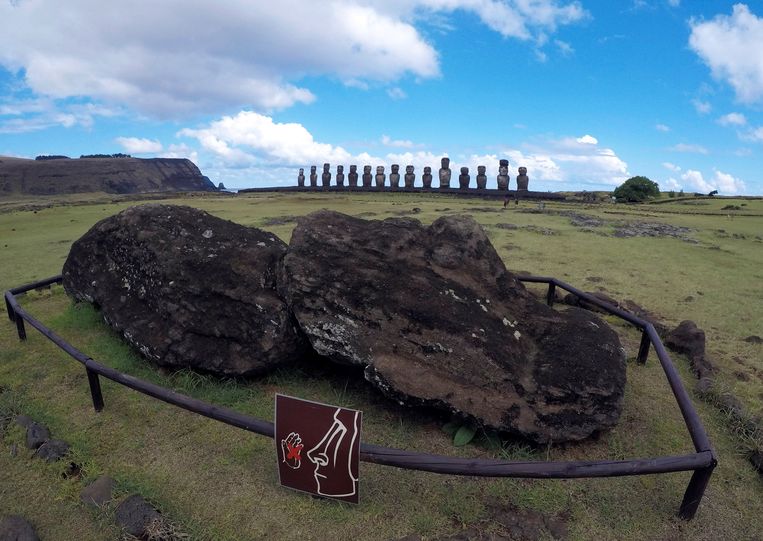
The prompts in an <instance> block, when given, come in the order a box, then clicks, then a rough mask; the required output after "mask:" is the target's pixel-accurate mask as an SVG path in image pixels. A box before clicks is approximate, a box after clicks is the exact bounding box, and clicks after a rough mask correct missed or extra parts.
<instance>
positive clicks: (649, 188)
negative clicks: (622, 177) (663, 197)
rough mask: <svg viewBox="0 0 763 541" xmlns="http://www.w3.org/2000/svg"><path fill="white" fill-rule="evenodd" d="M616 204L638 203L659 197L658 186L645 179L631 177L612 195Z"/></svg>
mask: <svg viewBox="0 0 763 541" xmlns="http://www.w3.org/2000/svg"><path fill="white" fill-rule="evenodd" d="M612 195H614V196H615V199H616V200H617V201H618V202H622V201H625V202H629V203H639V202H641V201H646V200H647V199H649V198H650V197H659V196H660V186H659V185H658V184H657V183H656V182H654V181H651V180H649V179H648V178H646V177H631V178H629V179H628V180H626V181H625V182H623V183H622V184H621V185H620V186H618V187H617V188H616V189H615V191H614V192H613V193H612Z"/></svg>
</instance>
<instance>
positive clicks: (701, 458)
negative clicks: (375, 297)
mask: <svg viewBox="0 0 763 541" xmlns="http://www.w3.org/2000/svg"><path fill="white" fill-rule="evenodd" d="M518 279H519V280H520V281H522V282H531V283H546V284H548V293H547V296H546V302H547V304H548V305H549V306H553V303H554V298H555V295H556V288H557V287H558V288H560V289H564V290H566V291H569V292H570V293H573V294H575V295H577V296H578V297H580V298H582V299H585V300H586V301H587V302H589V303H591V304H594V305H596V306H598V307H600V308H601V309H603V310H605V311H607V312H609V313H610V314H613V315H616V316H618V317H620V318H621V319H624V320H626V321H628V322H629V323H631V324H632V325H634V326H635V327H638V328H639V329H641V331H642V339H641V345H640V347H639V352H638V356H637V360H638V362H639V363H641V364H643V363H645V362H646V359H647V356H648V354H649V348H650V346H653V347H654V350H655V353H656V354H657V357H658V359H659V360H660V364H661V366H662V369H663V371H664V372H665V376H666V377H667V379H668V383H669V385H670V389H671V391H672V393H673V396H674V397H675V398H676V402H677V404H678V407H679V409H680V411H681V414H682V415H683V419H684V422H685V424H686V428H687V430H688V431H689V435H690V436H691V439H692V443H693V445H694V448H695V450H696V452H695V453H691V454H686V455H679V456H661V457H653V458H643V459H629V460H594V461H568V462H522V461H518V462H515V461H503V460H494V459H470V458H459V457H449V456H441V455H431V454H427V453H419V452H413V451H406V450H403V449H394V448H389V447H383V446H380V445H372V444H367V443H361V446H360V458H361V460H363V461H365V462H370V463H375V464H381V465H385V466H394V467H397V468H404V469H412V470H422V471H428V472H433V473H441V474H451V475H470V476H485V477H520V478H542V479H570V478H583V477H619V476H630V475H650V474H658V473H671V472H680V471H693V472H694V473H693V474H692V477H691V479H690V481H689V485H688V486H687V488H686V492H685V493H684V498H683V500H682V502H681V505H680V508H679V511H678V516H679V517H681V518H683V519H686V520H690V519H691V518H693V517H694V515H695V514H696V513H697V509H698V507H699V504H700V502H701V500H702V496H703V495H704V492H705V488H706V487H707V484H708V482H709V480H710V476H711V475H712V472H713V469H714V468H715V466H716V465H717V460H716V456H715V452H714V450H713V448H712V446H711V444H710V440H709V438H708V436H707V432H706V431H705V428H704V426H703V425H702V421H701V420H700V418H699V415H698V414H697V411H696V410H695V409H694V405H693V404H692V402H691V399H690V398H689V395H688V393H687V392H686V389H685V388H684V386H683V383H682V382H681V378H680V376H679V375H678V372H677V371H676V369H675V367H674V366H673V363H672V361H671V360H670V357H669V355H668V353H667V351H666V350H665V347H664V346H663V344H662V342H661V340H660V337H659V336H658V334H657V331H656V330H655V329H654V326H653V325H652V324H651V323H649V322H647V321H644V320H642V319H641V318H639V317H636V316H635V315H633V314H631V313H629V312H625V311H624V310H621V309H620V308H618V307H616V306H612V305H610V304H608V303H606V302H603V301H601V300H600V299H597V298H596V297H593V296H592V295H589V294H588V293H585V292H583V291H580V290H579V289H577V288H575V287H573V286H571V285H569V284H567V283H565V282H562V281H561V280H557V279H556V278H550V277H543V276H520V277H518ZM61 281H62V277H61V275H58V276H53V277H51V278H47V279H45V280H40V281H37V282H33V283H31V284H26V285H23V286H19V287H15V288H13V289H10V290H8V291H6V292H5V295H4V296H5V306H6V310H7V312H8V318H9V319H10V320H11V321H12V322H15V323H16V329H17V333H18V336H19V339H20V340H26V328H25V325H24V324H25V322H26V323H28V324H29V325H31V326H32V327H34V328H35V329H37V330H38V331H39V332H40V333H41V334H42V335H43V336H45V337H46V338H47V339H48V340H50V341H51V342H53V343H54V344H56V345H57V346H58V347H59V348H60V349H62V350H63V351H65V352H66V353H67V354H68V355H69V356H71V357H72V358H73V359H75V360H76V361H78V362H80V363H81V364H83V365H84V366H85V370H86V372H87V376H88V383H89V386H90V394H91V398H92V401H93V407H94V408H95V411H96V412H99V411H101V410H102V409H103V407H104V400H103V393H102V391H101V385H100V379H99V376H103V377H105V378H106V379H109V380H111V381H114V382H116V383H119V384H120V385H124V386H125V387H128V388H130V389H133V390H135V391H138V392H139V393H142V394H145V395H148V396H151V397H153V398H156V399H158V400H162V401H164V402H167V403H169V404H172V405H174V406H177V407H180V408H183V409H185V410H188V411H191V412H194V413H197V414H199V415H203V416H205V417H208V418H210V419H214V420H216V421H219V422H222V423H225V424H227V425H231V426H235V427H238V428H241V429H243V430H247V431H249V432H254V433H256V434H260V435H263V436H267V437H269V438H273V437H274V433H275V430H274V425H273V423H271V422H269V421H264V420H262V419H257V418H255V417H251V416H249V415H244V414H242V413H239V412H237V411H235V410H232V409H230V408H226V407H223V406H216V405H214V404H209V403H207V402H204V401H202V400H198V399H196V398H192V397H189V396H186V395H183V394H180V393H177V392H175V391H172V390H170V389H166V388H164V387H162V386H160V385H156V384H154V383H150V382H148V381H144V380H142V379H139V378H135V377H133V376H130V375H128V374H124V373H122V372H119V371H118V370H114V369H113V368H110V367H108V366H105V365H103V364H100V363H99V362H97V361H95V360H93V359H91V358H90V357H89V356H87V355H85V354H84V353H82V352H81V351H79V350H78V349H77V348H75V347H74V346H72V345H71V344H69V343H68V342H67V341H66V340H64V339H63V338H62V337H61V336H59V335H58V334H56V333H55V332H54V331H53V330H51V329H49V328H48V327H46V326H45V325H44V324H43V323H41V322H40V321H39V320H38V319H36V318H35V317H34V316H32V315H31V314H30V313H29V312H27V311H26V310H25V309H24V308H22V307H21V306H20V305H19V303H18V301H17V299H16V295H23V294H24V293H26V292H27V291H30V290H33V289H40V288H44V287H50V286H51V285H52V284H59V283H61Z"/></svg>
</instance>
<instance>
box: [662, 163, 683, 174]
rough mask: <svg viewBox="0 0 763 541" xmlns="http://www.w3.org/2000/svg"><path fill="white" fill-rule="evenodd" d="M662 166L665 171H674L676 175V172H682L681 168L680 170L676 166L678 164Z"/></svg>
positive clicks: (664, 164)
mask: <svg viewBox="0 0 763 541" xmlns="http://www.w3.org/2000/svg"><path fill="white" fill-rule="evenodd" d="M662 166H663V167H664V168H665V169H668V170H670V171H673V172H674V173H676V172H678V171H680V170H681V168H680V167H679V166H677V165H676V164H674V163H670V162H662Z"/></svg>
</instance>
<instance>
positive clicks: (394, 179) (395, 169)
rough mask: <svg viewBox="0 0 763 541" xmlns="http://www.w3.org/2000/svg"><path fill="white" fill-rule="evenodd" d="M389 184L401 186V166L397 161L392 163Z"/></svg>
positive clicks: (396, 186) (395, 186) (394, 186)
mask: <svg viewBox="0 0 763 541" xmlns="http://www.w3.org/2000/svg"><path fill="white" fill-rule="evenodd" d="M389 185H390V186H392V187H393V188H399V187H400V166H399V165H398V164H396V163H393V164H392V171H391V172H390V174H389Z"/></svg>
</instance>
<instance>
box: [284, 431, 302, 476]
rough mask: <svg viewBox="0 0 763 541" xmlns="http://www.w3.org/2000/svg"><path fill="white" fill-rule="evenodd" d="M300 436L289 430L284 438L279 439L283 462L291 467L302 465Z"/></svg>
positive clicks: (295, 467)
mask: <svg viewBox="0 0 763 541" xmlns="http://www.w3.org/2000/svg"><path fill="white" fill-rule="evenodd" d="M303 447H304V444H303V443H302V438H300V437H299V434H297V433H296V432H290V433H289V435H288V436H286V439H285V440H281V452H282V453H283V462H285V463H286V465H287V466H289V467H290V468H293V469H295V470H296V469H297V468H299V467H300V466H301V465H302V456H301V453H302V448H303Z"/></svg>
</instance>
